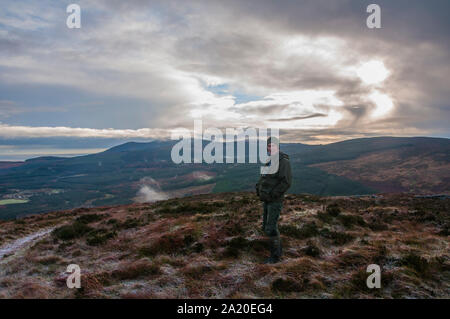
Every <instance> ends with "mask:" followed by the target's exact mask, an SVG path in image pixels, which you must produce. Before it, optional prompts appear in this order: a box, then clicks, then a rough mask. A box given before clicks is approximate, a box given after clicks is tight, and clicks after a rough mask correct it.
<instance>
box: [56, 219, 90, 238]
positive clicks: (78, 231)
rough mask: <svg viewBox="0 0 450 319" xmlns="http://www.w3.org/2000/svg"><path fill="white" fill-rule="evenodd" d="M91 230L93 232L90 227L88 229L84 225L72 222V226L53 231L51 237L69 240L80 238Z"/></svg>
mask: <svg viewBox="0 0 450 319" xmlns="http://www.w3.org/2000/svg"><path fill="white" fill-rule="evenodd" d="M92 230H94V229H93V228H92V227H89V226H87V225H86V224H84V223H80V222H74V223H73V224H70V225H65V226H61V227H59V228H56V229H54V230H53V232H52V235H53V236H54V237H55V238H57V239H61V240H71V239H75V238H80V237H82V236H84V235H85V234H87V233H88V232H90V231H92Z"/></svg>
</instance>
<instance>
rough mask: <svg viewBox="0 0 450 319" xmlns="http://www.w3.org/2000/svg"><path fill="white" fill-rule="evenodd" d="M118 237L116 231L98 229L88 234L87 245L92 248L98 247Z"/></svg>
mask: <svg viewBox="0 0 450 319" xmlns="http://www.w3.org/2000/svg"><path fill="white" fill-rule="evenodd" d="M116 236H117V233H116V232H115V231H109V230H107V229H103V228H101V229H96V230H93V231H91V232H90V233H88V237H87V238H86V244H88V245H90V246H98V245H102V244H104V243H106V242H107V241H108V239H111V238H114V237H116Z"/></svg>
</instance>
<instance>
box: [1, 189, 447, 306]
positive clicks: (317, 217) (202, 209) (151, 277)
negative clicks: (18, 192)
mask: <svg viewBox="0 0 450 319" xmlns="http://www.w3.org/2000/svg"><path fill="white" fill-rule="evenodd" d="M449 208H450V200H449V199H448V198H416V197H414V196H412V195H380V196H377V197H371V196H367V197H316V196H311V195H288V196H287V198H286V200H285V205H284V209H283V213H282V216H281V219H280V223H279V228H280V232H281V234H282V241H283V245H284V257H283V259H282V261H281V262H280V263H278V264H275V265H265V264H262V263H261V262H262V261H263V260H264V259H265V257H267V256H268V250H267V248H268V247H267V246H268V243H267V241H266V239H265V237H264V236H263V233H262V232H261V220H260V219H261V204H260V203H259V201H258V200H257V198H256V197H255V196H254V195H253V194H250V193H225V194H214V195H199V196H193V197H187V198H183V199H170V200H166V201H160V202H156V203H152V204H134V205H129V206H115V207H100V208H90V209H83V208H80V209H74V210H70V211H62V212H54V213H49V214H43V215H34V216H29V217H26V218H23V219H19V220H15V221H3V222H0V251H1V252H2V254H0V297H1V298H449V297H450V289H449V288H450V259H449V257H450V249H449V237H448V236H449V225H450V214H449V212H450V209H449ZM69 264H77V265H79V266H80V268H81V273H82V280H81V284H82V287H81V288H80V289H69V288H67V286H66V278H67V275H68V274H67V273H65V271H66V268H67V266H68V265H69ZM369 264H378V265H379V266H380V267H381V279H382V280H381V288H380V289H376V288H375V289H369V288H367V285H366V278H367V277H368V276H369V274H368V273H367V272H366V267H367V266H368V265H369Z"/></svg>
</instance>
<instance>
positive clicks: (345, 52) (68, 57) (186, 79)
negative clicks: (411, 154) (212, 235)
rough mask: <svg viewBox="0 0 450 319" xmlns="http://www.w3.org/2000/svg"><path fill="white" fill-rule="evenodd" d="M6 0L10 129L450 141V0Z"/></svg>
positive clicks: (10, 132)
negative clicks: (70, 17)
mask: <svg viewBox="0 0 450 319" xmlns="http://www.w3.org/2000/svg"><path fill="white" fill-rule="evenodd" d="M77 3H78V4H79V5H80V6H81V9H82V28H81V29H68V28H67V27H66V25H65V20H66V17H67V13H66V12H65V9H66V8H65V5H66V4H65V3H61V2H60V1H51V0H43V1H39V2H37V1H30V0H21V1H2V2H1V4H0V123H1V124H0V137H2V138H4V139H7V138H18V137H20V138H24V137H30V138H36V137H52V136H63V137H67V136H70V137H83V138H85V137H92V138H98V137H101V138H102V137H104V138H129V139H133V138H161V137H167V132H168V131H170V129H173V128H175V127H180V126H184V127H188V128H190V127H192V125H193V120H194V119H197V118H202V119H203V120H204V127H205V126H216V127H238V126H242V127H246V126H256V127H278V128H280V129H281V130H282V132H283V134H284V138H285V139H286V140H289V141H302V142H307V143H308V142H310V143H320V142H330V141H336V140H342V139H346V138H352V137H361V136H375V135H406V136H408V135H433V136H449V130H448V119H449V113H450V108H449V101H450V90H449V87H448V80H447V79H448V78H449V76H450V65H449V64H448V61H449V58H450V46H449V44H450V41H449V30H450V20H449V19H448V18H447V16H446V13H448V12H449V9H450V4H449V2H448V1H446V0H442V1H440V0H436V1H432V2H425V1H419V0H417V1H406V0H398V1H395V2H394V1H387V0H383V1H377V3H378V4H379V5H380V6H381V8H382V29H379V30H376V29H368V28H367V27H366V25H365V20H366V17H367V15H368V14H367V13H366V7H367V5H368V4H370V3H371V1H361V0H357V1H356V0H340V1H332V2H330V1H325V0H314V1H313V0H304V1H298V0H295V1H294V0H283V1H276V2H274V1H269V0H267V1H266V0H257V1H256V0H248V1H240V0H230V1H218V0H217V1H215V0H210V1H196V0H191V1H185V0H183V1H181V0H179V1H174V0H164V1H162V0H161V1H156V0H155V1H142V0H131V1H119V0H108V1H107V0H103V1H82V0H80V1H78V2H77Z"/></svg>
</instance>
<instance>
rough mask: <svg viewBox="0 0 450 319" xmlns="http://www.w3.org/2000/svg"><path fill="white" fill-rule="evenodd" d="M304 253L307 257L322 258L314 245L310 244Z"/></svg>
mask: <svg viewBox="0 0 450 319" xmlns="http://www.w3.org/2000/svg"><path fill="white" fill-rule="evenodd" d="M302 251H303V253H304V254H305V255H307V256H311V257H318V256H320V253H321V252H320V249H319V248H318V247H317V246H316V245H314V244H312V243H309V244H308V246H306V247H305V248H303V249H302Z"/></svg>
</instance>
